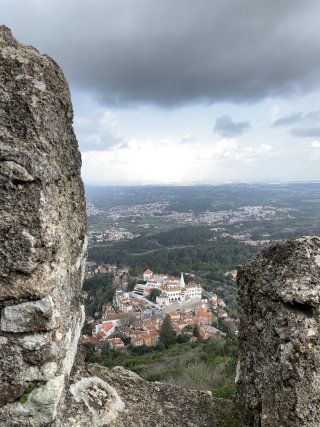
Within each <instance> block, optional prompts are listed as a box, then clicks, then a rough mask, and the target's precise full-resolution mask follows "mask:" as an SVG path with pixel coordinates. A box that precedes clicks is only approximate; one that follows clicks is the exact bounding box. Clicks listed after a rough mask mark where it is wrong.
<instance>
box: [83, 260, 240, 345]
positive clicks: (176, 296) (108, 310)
mask: <svg viewBox="0 0 320 427" xmlns="http://www.w3.org/2000/svg"><path fill="white" fill-rule="evenodd" d="M104 269H106V267H101V266H99V267H98V272H103V271H104ZM108 271H110V267H109V268H108ZM122 273H124V272H122ZM143 279H144V282H145V283H144V284H142V285H137V286H136V288H135V292H139V291H140V292H142V294H143V295H144V297H146V296H148V295H149V294H150V292H151V290H152V289H154V288H157V289H159V290H160V291H161V295H159V296H158V297H157V304H154V306H155V307H157V309H152V307H150V306H148V305H146V304H145V303H144V301H143V300H144V298H143V299H142V300H139V299H135V298H134V297H132V295H131V294H130V293H129V292H126V291H124V290H122V289H117V290H116V291H115V293H114V298H113V301H112V302H109V303H106V304H104V305H103V307H102V310H103V311H102V317H101V319H99V320H94V319H93V318H92V317H87V318H86V322H87V324H88V325H90V326H91V330H92V332H91V334H85V335H82V337H81V343H83V344H88V343H90V344H93V345H95V346H96V347H97V348H99V345H100V344H101V343H102V344H104V343H106V342H107V343H108V345H109V347H110V348H123V347H125V342H126V344H129V343H130V344H131V345H132V346H134V347H136V346H142V345H145V346H149V347H150V346H156V345H157V344H158V341H159V333H160V330H161V325H162V322H163V319H164V317H165V314H164V312H163V311H162V310H160V309H159V307H163V306H165V308H166V312H167V313H168V314H169V316H170V318H171V324H172V327H173V329H174V330H175V332H176V334H177V335H184V336H185V337H187V338H189V339H190V340H191V341H192V340H195V339H196V338H195V337H194V336H193V332H192V331H193V329H194V327H195V326H196V325H197V327H198V331H199V333H200V335H201V336H202V337H203V338H204V339H209V338H212V337H216V336H224V333H223V332H221V331H220V330H218V329H217V328H215V327H214V326H213V325H215V324H216V323H217V321H218V319H219V318H223V320H224V323H225V324H226V325H228V326H230V327H231V326H232V325H233V326H234V328H236V325H235V319H232V318H229V317H228V314H227V311H226V310H225V309H226V303H225V302H224V300H223V299H220V298H218V296H217V295H216V294H215V293H208V292H207V293H206V294H207V298H206V299H202V288H201V286H200V285H198V284H196V283H191V284H187V285H186V284H185V281H184V277H183V274H181V277H180V278H179V279H177V278H174V277H171V276H168V275H160V274H154V273H153V272H152V271H151V270H149V269H148V270H146V271H145V272H144V274H143ZM141 286H142V287H141ZM189 300H191V301H192V302H193V303H195V305H194V306H193V307H192V309H190V308H183V305H181V306H180V305H179V303H181V304H182V302H185V301H189ZM171 306H172V310H170V308H171ZM177 307H181V308H177Z"/></svg>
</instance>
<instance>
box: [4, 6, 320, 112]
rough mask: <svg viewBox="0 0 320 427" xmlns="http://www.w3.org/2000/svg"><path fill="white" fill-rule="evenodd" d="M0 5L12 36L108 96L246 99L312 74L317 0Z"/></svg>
mask: <svg viewBox="0 0 320 427" xmlns="http://www.w3.org/2000/svg"><path fill="white" fill-rule="evenodd" d="M0 7H1V18H2V21H3V23H4V24H6V25H8V26H11V27H12V29H13V31H14V34H15V35H16V37H17V38H19V39H21V40H23V41H24V42H27V43H32V44H33V45H35V46H37V47H38V48H39V49H40V50H41V51H45V52H47V53H49V54H50V55H51V56H53V57H54V58H55V59H56V60H57V61H58V62H59V63H60V64H61V65H62V67H63V69H64V70H65V72H66V74H67V77H68V79H69V81H70V82H71V84H72V86H73V87H75V88H77V89H78V90H84V91H92V92H94V93H97V94H99V96H100V97H101V100H102V101H103V102H104V103H105V104H109V105H114V106H117V105H119V106H124V105H126V104H132V103H133V104H135V103H141V102H142V103H152V104H158V105H169V106H170V105H172V106H176V105H182V104H186V103H191V102H204V103H207V102H208V103H212V102H220V101H232V102H248V101H256V100H259V99H263V98H264V97H267V96H274V95H283V94H287V93H291V92H299V91H303V92H306V91H311V90H313V89H314V88H316V87H318V86H319V82H320V73H319V67H320V43H319V42H318V41H319V25H318V17H319V15H320V2H319V0H309V1H308V4H307V5H306V3H305V2H301V1H300V0H282V1H278V2H276V1H269V2H267V1H266V2H256V1H252V0H231V1H219V2H218V1H212V0H189V1H188V2H186V1H185V0H161V1H158V2H151V1H150V0H135V1H132V0H122V1H119V0H108V1H104V0H92V1H88V0H68V1H65V0H46V1H45V2H44V1H39V0H10V2H8V1H6V0H0ZM17 11H19V13H17Z"/></svg>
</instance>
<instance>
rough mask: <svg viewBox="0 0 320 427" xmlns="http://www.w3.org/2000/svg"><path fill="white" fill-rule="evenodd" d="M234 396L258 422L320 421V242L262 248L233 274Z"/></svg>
mask: <svg viewBox="0 0 320 427" xmlns="http://www.w3.org/2000/svg"><path fill="white" fill-rule="evenodd" d="M238 287H239V306H240V319H241V321H240V329H239V341H240V369H239V376H238V382H237V389H238V399H239V400H240V402H242V404H243V405H244V406H245V407H246V408H247V409H248V411H249V412H250V413H251V414H252V417H253V421H252V423H253V425H254V426H261V427H280V426H282V427H294V426H306V427H307V426H308V427H319V426H320V239H319V238H316V237H306V238H301V239H297V240H289V241H285V242H281V243H277V244H275V245H272V246H270V247H268V248H267V249H265V250H263V251H262V252H261V253H260V254H258V255H257V256H256V257H255V258H254V259H253V260H252V261H251V262H249V263H248V264H247V265H246V266H245V267H243V268H240V269H239V272H238Z"/></svg>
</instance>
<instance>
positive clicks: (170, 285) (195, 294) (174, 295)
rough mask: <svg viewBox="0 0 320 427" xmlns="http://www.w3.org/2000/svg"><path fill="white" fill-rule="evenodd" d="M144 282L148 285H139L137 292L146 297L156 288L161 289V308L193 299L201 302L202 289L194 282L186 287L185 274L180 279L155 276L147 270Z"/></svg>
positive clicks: (159, 299) (158, 302)
mask: <svg viewBox="0 0 320 427" xmlns="http://www.w3.org/2000/svg"><path fill="white" fill-rule="evenodd" d="M143 280H144V281H145V282H146V283H145V284H143V285H142V284H137V285H136V287H135V291H136V292H143V293H144V294H145V295H146V294H149V293H150V292H151V290H152V289H154V288H156V289H159V291H161V294H160V295H159V296H157V299H156V302H157V304H159V305H160V306H163V305H168V304H172V303H179V302H185V301H188V300H192V299H196V300H199V299H201V297H202V287H201V286H200V285H199V284H198V283H194V282H189V283H188V284H187V285H186V283H185V280H184V276H183V273H181V277H180V279H179V278H176V277H172V276H168V275H164V274H153V271H151V270H150V269H147V270H146V271H145V272H144V273H143Z"/></svg>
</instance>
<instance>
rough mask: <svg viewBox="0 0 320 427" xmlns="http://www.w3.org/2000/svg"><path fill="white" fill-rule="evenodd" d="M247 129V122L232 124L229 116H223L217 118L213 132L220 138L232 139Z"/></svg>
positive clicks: (248, 125)
mask: <svg viewBox="0 0 320 427" xmlns="http://www.w3.org/2000/svg"><path fill="white" fill-rule="evenodd" d="M249 128H250V123H249V122H234V121H233V120H232V118H231V117H230V116H227V115H225V116H221V117H218V118H217V120H216V123H215V126H214V131H215V133H218V134H219V135H221V136H225V137H233V136H238V135H241V134H242V133H243V132H244V131H246V130H248V129H249Z"/></svg>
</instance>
